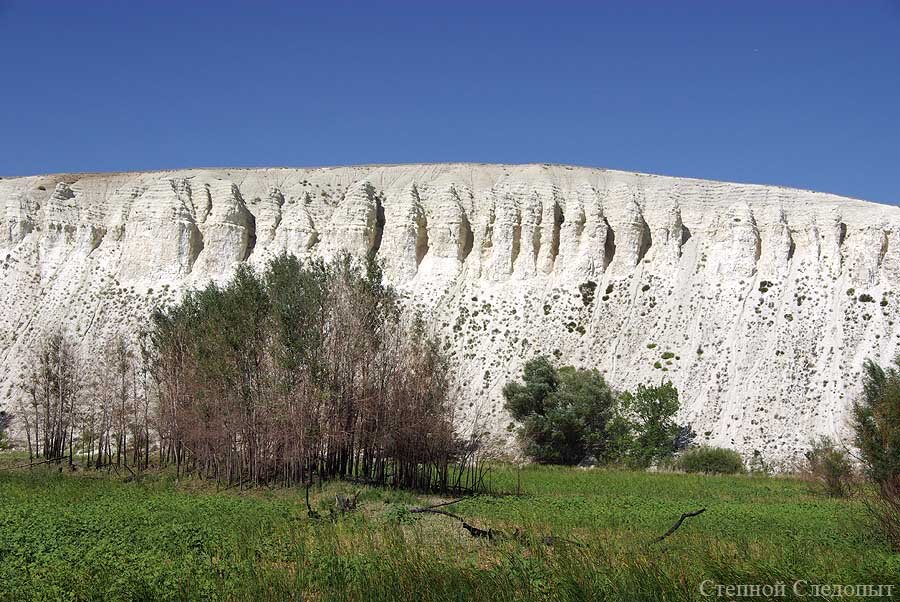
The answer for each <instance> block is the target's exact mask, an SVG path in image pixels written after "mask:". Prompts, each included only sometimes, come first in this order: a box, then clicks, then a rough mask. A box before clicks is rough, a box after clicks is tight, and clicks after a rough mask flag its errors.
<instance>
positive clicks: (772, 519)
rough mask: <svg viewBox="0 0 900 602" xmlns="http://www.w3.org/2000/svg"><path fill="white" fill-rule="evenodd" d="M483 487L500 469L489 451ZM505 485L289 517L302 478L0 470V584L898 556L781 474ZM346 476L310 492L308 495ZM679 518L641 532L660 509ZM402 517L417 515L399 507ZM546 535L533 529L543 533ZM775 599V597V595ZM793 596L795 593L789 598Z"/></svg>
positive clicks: (128, 591) (681, 593)
mask: <svg viewBox="0 0 900 602" xmlns="http://www.w3.org/2000/svg"><path fill="white" fill-rule="evenodd" d="M493 479H494V484H495V488H498V489H500V488H502V487H503V486H505V485H508V484H512V485H514V484H515V482H516V480H517V475H516V473H515V471H514V470H513V469H510V468H507V467H503V466H498V467H495V468H494V475H493ZM521 482H522V489H523V491H524V493H523V495H521V496H518V497H516V496H506V497H494V496H480V497H476V498H470V499H466V500H464V501H463V502H460V503H458V504H456V505H454V506H453V507H452V510H453V512H455V513H457V514H459V515H461V516H464V517H466V519H467V520H468V521H470V522H471V523H472V524H475V525H477V526H480V527H485V528H487V527H491V528H493V529H499V530H502V531H503V532H505V533H506V534H512V533H514V532H516V530H518V533H519V534H521V537H518V538H513V537H507V538H506V539H503V540H500V541H485V540H477V539H473V538H471V537H469V536H468V534H467V533H466V532H465V531H463V530H462V529H461V528H460V527H459V525H458V523H457V522H456V521H453V520H452V519H449V518H447V517H443V516H422V515H415V516H414V515H410V514H409V513H408V512H406V511H405V509H407V508H409V507H410V506H412V505H416V504H421V503H424V502H427V501H429V499H425V498H418V497H415V496H413V495H411V494H409V493H405V492H400V491H393V490H387V489H376V488H367V489H363V490H362V491H361V493H360V496H359V501H360V509H359V510H358V511H357V512H354V513H351V514H347V515H344V516H342V517H340V518H338V519H337V520H336V521H334V522H332V521H329V520H318V521H316V520H311V519H310V518H309V517H308V516H307V511H306V505H305V501H304V498H303V494H302V491H296V490H269V489H257V490H253V491H251V492H244V493H236V492H235V491H234V490H232V491H229V492H225V493H218V494H217V493H215V492H214V491H211V490H209V489H207V488H205V487H204V486H203V485H202V484H198V483H196V482H191V483H188V484H187V485H185V484H184V483H182V484H181V485H178V486H176V485H175V484H174V483H173V482H172V481H170V480H169V479H167V478H160V479H157V480H151V479H147V480H145V481H144V482H141V483H122V482H119V481H115V480H112V479H108V478H88V477H84V476H65V475H58V474H55V473H50V472H45V473H42V472H38V471H35V473H34V474H27V473H26V474H17V473H16V474H11V473H5V474H4V473H0V600H47V599H66V600H201V599H215V600H304V599H313V600H409V601H412V600H425V601H427V600H483V599H484V600H492V601H504V600H517V601H522V600H525V601H528V600H621V601H629V602H631V601H635V600H697V599H702V596H701V595H700V593H699V584H700V582H701V581H703V580H704V579H712V580H714V581H716V582H720V583H773V582H775V581H779V580H781V581H788V582H790V581H792V580H794V579H806V580H809V581H810V582H816V581H820V582H824V583H894V582H896V581H897V575H900V559H898V557H897V556H895V555H892V554H891V553H890V551H889V549H888V548H887V547H886V546H884V545H881V544H879V543H878V542H875V541H873V540H871V539H870V534H869V533H867V532H866V530H865V528H864V527H862V526H860V524H859V523H858V522H856V518H858V516H859V515H861V508H860V507H859V506H858V505H857V504H856V503H855V502H852V501H847V500H835V499H832V498H827V497H824V496H821V497H820V496H816V495H814V494H811V493H810V492H809V489H808V487H807V485H806V484H804V483H801V482H798V481H794V480H791V479H774V478H768V479H767V478H752V477H725V476H720V477H704V476H700V475H677V474H644V473H630V472H614V471H613V472H604V471H579V470H571V469H555V468H548V467H536V468H527V469H524V470H523V471H522V475H521ZM350 488H351V486H350V485H348V484H339V483H332V484H329V485H326V486H325V487H324V488H323V489H321V490H318V489H316V490H314V491H313V500H312V502H313V505H314V506H315V507H317V508H319V509H322V510H324V509H325V508H327V507H328V506H330V505H332V504H333V500H334V495H335V494H337V493H347V492H348V491H349V490H350ZM698 506H704V507H707V508H708V510H707V512H706V513H705V514H703V515H701V516H699V517H696V518H694V519H690V520H689V521H687V522H686V523H685V524H684V525H683V526H682V528H681V529H679V530H678V531H677V532H676V533H675V534H673V535H672V536H671V537H669V538H667V539H666V540H665V541H664V542H662V543H660V544H651V543H649V541H650V540H651V539H652V538H653V537H654V536H656V535H659V534H661V533H662V532H664V531H665V530H666V529H667V528H668V527H669V526H670V525H671V524H672V522H673V521H674V519H675V518H677V517H678V515H679V514H680V513H681V512H683V511H686V510H691V509H695V508H696V507H698ZM417 517H418V518H417ZM545 535H554V536H556V537H558V538H561V539H563V540H571V541H572V542H577V543H567V542H565V541H560V542H558V543H557V544H556V545H552V546H548V545H545V544H544V543H543V540H542V538H543V536H545ZM788 599H790V598H788ZM804 599H807V600H808V599H810V598H804Z"/></svg>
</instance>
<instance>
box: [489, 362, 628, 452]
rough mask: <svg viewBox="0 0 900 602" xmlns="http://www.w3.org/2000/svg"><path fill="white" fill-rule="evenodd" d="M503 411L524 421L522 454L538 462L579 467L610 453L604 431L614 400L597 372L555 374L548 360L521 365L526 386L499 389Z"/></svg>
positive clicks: (613, 408) (518, 384)
mask: <svg viewBox="0 0 900 602" xmlns="http://www.w3.org/2000/svg"><path fill="white" fill-rule="evenodd" d="M503 396H504V397H505V398H506V408H507V410H509V412H510V413H511V414H512V416H513V418H515V419H516V420H519V421H522V423H523V429H522V437H523V439H524V443H525V453H526V454H528V455H529V456H531V457H532V458H533V459H534V460H536V461H538V462H544V463H551V464H577V463H578V462H580V461H581V460H582V459H584V458H585V457H586V456H594V457H598V458H599V457H603V456H606V455H608V453H609V450H610V447H611V446H610V443H611V442H610V434H609V431H608V429H607V425H608V424H609V421H610V419H611V418H612V416H613V413H614V410H615V403H616V397H615V394H614V393H613V391H612V389H610V388H609V386H608V385H607V384H606V381H604V380H603V377H602V376H601V375H600V373H599V372H597V371H596V370H576V369H575V368H572V367H565V368H562V369H561V370H559V371H557V370H556V369H555V368H554V367H553V366H552V365H551V364H550V362H549V360H548V359H547V358H546V357H538V358H535V359H533V360H531V361H529V362H528V363H526V364H525V370H524V382H523V383H518V382H511V383H508V384H507V385H506V386H505V387H504V388H503Z"/></svg>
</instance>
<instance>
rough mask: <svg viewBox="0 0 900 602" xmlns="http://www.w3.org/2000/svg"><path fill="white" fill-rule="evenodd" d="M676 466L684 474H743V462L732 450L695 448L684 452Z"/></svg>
mask: <svg viewBox="0 0 900 602" xmlns="http://www.w3.org/2000/svg"><path fill="white" fill-rule="evenodd" d="M676 466H677V467H678V468H679V469H681V470H683V471H685V472H702V473H704V474H737V473H740V472H744V460H743V459H742V458H741V455H740V454H739V453H737V452H736V451H734V450H732V449H726V448H724V447H707V446H703V447H695V448H693V449H689V450H687V451H686V452H684V453H683V454H682V455H681V456H680V457H679V458H678V462H677V463H676Z"/></svg>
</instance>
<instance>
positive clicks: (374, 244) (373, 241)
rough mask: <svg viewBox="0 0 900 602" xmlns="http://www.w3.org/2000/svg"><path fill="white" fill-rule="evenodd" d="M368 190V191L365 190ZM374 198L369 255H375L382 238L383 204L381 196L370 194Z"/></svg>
mask: <svg viewBox="0 0 900 602" xmlns="http://www.w3.org/2000/svg"><path fill="white" fill-rule="evenodd" d="M367 192H369V191H367ZM372 196H374V198H375V228H374V229H373V230H372V232H371V234H370V236H369V255H370V256H371V257H375V255H377V254H378V250H379V249H381V240H382V239H383V238H384V224H385V221H386V220H385V218H384V205H383V204H382V203H381V197H380V196H378V195H372Z"/></svg>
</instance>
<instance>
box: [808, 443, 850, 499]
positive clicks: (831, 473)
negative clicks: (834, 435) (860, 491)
mask: <svg viewBox="0 0 900 602" xmlns="http://www.w3.org/2000/svg"><path fill="white" fill-rule="evenodd" d="M806 462H807V468H808V470H809V473H810V474H811V475H812V476H813V478H814V479H816V480H817V481H818V482H819V483H820V484H821V485H822V486H823V487H824V488H825V492H826V493H827V494H828V495H830V496H832V497H845V496H846V495H847V494H848V493H850V486H851V484H852V479H853V463H852V462H851V461H850V456H849V455H848V454H847V452H846V451H844V450H843V449H841V448H839V447H838V446H837V445H835V443H834V441H832V440H831V439H829V438H827V437H822V438H821V439H818V440H816V441H813V443H812V445H811V446H810V449H809V451H808V452H806Z"/></svg>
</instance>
